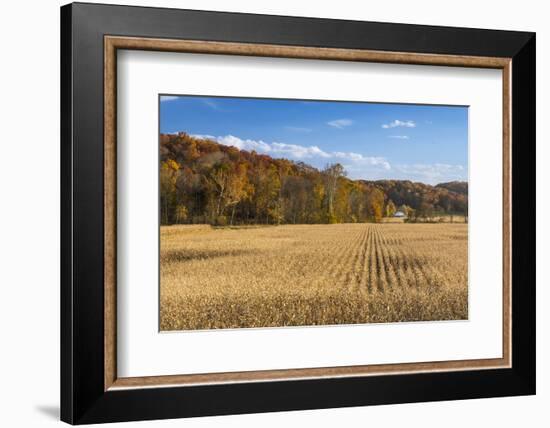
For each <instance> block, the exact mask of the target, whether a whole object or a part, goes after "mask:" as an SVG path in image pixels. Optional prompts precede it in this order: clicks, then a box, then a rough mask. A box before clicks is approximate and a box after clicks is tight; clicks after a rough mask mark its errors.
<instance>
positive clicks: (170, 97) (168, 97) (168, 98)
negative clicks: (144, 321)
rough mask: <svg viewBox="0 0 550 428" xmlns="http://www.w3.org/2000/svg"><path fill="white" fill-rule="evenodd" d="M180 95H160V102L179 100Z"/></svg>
mask: <svg viewBox="0 0 550 428" xmlns="http://www.w3.org/2000/svg"><path fill="white" fill-rule="evenodd" d="M178 98H179V97H177V96H174V95H161V96H160V102H164V101H174V100H177V99H178Z"/></svg>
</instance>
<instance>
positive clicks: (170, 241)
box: [160, 223, 468, 330]
mask: <svg viewBox="0 0 550 428" xmlns="http://www.w3.org/2000/svg"><path fill="white" fill-rule="evenodd" d="M467 243H468V225H467V224H449V223H445V224H368V223H362V224H335V225H285V226H271V227H269V226H268V227H249V228H246V227H242V228H241V227H235V228H219V229H215V228H211V227H209V226H166V227H164V226H163V227H161V254H160V262H161V263H160V264H161V285H160V323H161V325H160V326H161V330H195V329H213V328H243V327H281V326H305V325H331V324H357V323H384V322H402V321H428V320H432V321H433V320H456V319H466V318H467V316H468V285H467V284H468V245H467Z"/></svg>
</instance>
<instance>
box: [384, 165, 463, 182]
mask: <svg viewBox="0 0 550 428" xmlns="http://www.w3.org/2000/svg"><path fill="white" fill-rule="evenodd" d="M394 169H395V171H396V172H398V174H399V177H403V178H407V177H411V178H410V179H413V178H414V179H415V180H417V181H422V182H424V183H430V184H437V183H442V182H445V181H453V180H467V179H468V171H467V169H466V168H465V167H464V166H462V165H451V164H444V163H434V164H411V165H395V166H394Z"/></svg>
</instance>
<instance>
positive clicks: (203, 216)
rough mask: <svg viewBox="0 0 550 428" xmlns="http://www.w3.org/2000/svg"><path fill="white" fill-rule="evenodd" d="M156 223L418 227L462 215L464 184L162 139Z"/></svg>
mask: <svg viewBox="0 0 550 428" xmlns="http://www.w3.org/2000/svg"><path fill="white" fill-rule="evenodd" d="M160 162H161V165H160V203H161V223H162V224H175V223H209V224H214V225H226V224H283V223H289V224H298V223H355V222H366V221H370V222H379V221H380V220H381V219H382V218H383V217H385V216H392V215H393V214H394V213H395V211H396V210H398V209H400V210H402V211H406V214H407V215H408V216H409V217H410V218H412V219H415V220H419V219H430V218H431V217H433V216H435V215H438V214H443V213H449V214H460V215H467V207H468V204H467V198H468V196H467V193H468V184H467V183H464V182H451V183H443V184H438V185H437V186H430V185H427V184H423V183H413V182H411V181H400V180H381V181H365V180H351V179H349V178H347V177H346V171H345V170H344V168H343V166H342V165H340V164H331V165H327V166H326V167H325V168H324V169H323V170H318V169H316V168H313V167H312V166H310V165H307V164H305V163H302V162H294V161H290V160H286V159H274V158H272V157H270V156H267V155H263V154H259V153H256V152H253V151H252V152H247V151H244V150H239V149H237V148H235V147H230V146H224V145H221V144H218V143H216V142H214V141H209V140H204V139H198V138H193V137H191V136H189V135H187V134H185V133H179V134H163V135H161V136H160Z"/></svg>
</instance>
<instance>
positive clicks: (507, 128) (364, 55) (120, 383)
mask: <svg viewBox="0 0 550 428" xmlns="http://www.w3.org/2000/svg"><path fill="white" fill-rule="evenodd" d="M104 49H105V51H104V214H105V220H104V227H105V236H104V242H105V244H104V266H105V267H104V280H105V283H104V292H105V294H104V295H105V299H104V322H105V336H104V351H105V358H104V389H105V391H107V390H110V389H121V388H143V387H163V386H174V385H179V386H185V385H188V386H191V385H197V384H217V383H235V382H259V381H271V380H296V379H307V378H327V377H329V378H334V377H354V376H369V375H382V374H387V375H391V374H404V373H419V372H441V371H457V370H481V369H495V368H508V367H511V360H512V355H511V339H512V331H511V328H512V319H511V276H512V266H511V239H512V234H511V226H512V223H511V219H512V217H511V210H512V206H511V183H512V181H511V180H512V171H511V123H512V122H511V114H512V111H511V77H512V75H511V68H512V67H511V59H510V58H497V57H477V56H459V55H436V54H418V53H405V52H382V51H368V50H358V49H335V48H317V47H299V46H280V45H263V44H247V43H228V42H210V41H192V40H168V39H154V38H135V37H117V36H106V37H105V38H104ZM118 49H131V50H149V51H170V52H182V53H202V54H218V55H220V54H223V55H244V56H263V57H280V58H300V59H324V60H336V61H359V62H382V63H398V64H419V65H441V66H457V67H476V68H494V69H501V70H502V82H503V87H502V90H503V122H502V124H503V135H502V138H503V159H502V162H503V219H502V220H503V323H502V335H503V342H502V343H503V349H502V358H493V359H476V360H458V361H435V362H422V363H402V364H380V365H358V366H345V367H322V368H305V369H283V370H262V371H246V372H230V373H205V374H188V375H171V376H148V377H131V378H119V377H117V369H116V177H117V172H116V61H117V57H116V52H117V50H118Z"/></svg>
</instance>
